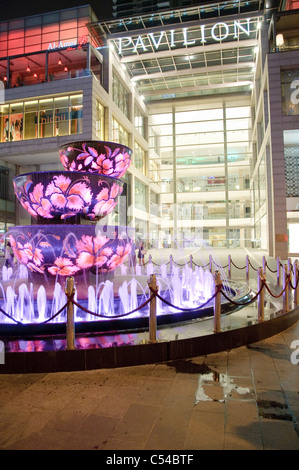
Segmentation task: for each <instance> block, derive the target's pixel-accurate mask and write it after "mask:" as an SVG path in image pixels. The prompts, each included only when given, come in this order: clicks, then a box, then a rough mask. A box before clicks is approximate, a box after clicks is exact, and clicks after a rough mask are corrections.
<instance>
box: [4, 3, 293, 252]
mask: <svg viewBox="0 0 299 470" xmlns="http://www.w3.org/2000/svg"><path fill="white" fill-rule="evenodd" d="M271 2H272V3H271ZM296 8H298V10H296ZM298 25H299V2H298V1H292V0H287V1H284V2H280V3H279V2H276V3H275V0H274V1H273V0H269V2H267V1H266V2H264V1H262V0H249V1H243V0H228V1H225V2H221V1H219V2H218V3H211V2H209V3H205V4H202V5H200V6H192V7H188V8H185V7H184V8H183V7H181V8H178V9H175V10H173V9H172V10H168V11H165V10H164V11H162V10H161V11H158V12H152V13H143V14H140V15H136V16H132V17H128V16H126V17H122V18H113V19H111V20H101V18H97V17H96V16H95V14H94V12H93V11H92V9H91V8H90V7H89V6H82V7H75V8H71V9H64V10H61V11H54V12H49V13H46V14H41V15H35V16H29V17H25V18H17V19H14V20H8V21H3V22H1V23H0V80H1V82H0V85H1V86H2V88H1V87H0V96H1V104H0V229H1V232H2V233H5V232H6V230H7V229H8V228H9V227H10V226H11V225H28V224H30V223H31V222H30V220H28V216H27V215H26V213H25V211H24V209H23V208H22V207H21V206H20V205H19V204H18V203H17V201H16V200H15V196H14V190H13V185H12V178H13V176H14V175H16V174H20V173H27V172H31V171H43V170H60V169H61V170H63V168H62V165H61V162H60V160H59V156H58V149H59V147H60V146H61V145H63V144H65V143H69V142H74V141H78V140H80V141H85V140H106V141H113V142H118V143H122V144H124V145H128V146H129V147H130V148H131V149H132V150H133V157H132V164H131V166H130V168H129V170H128V171H127V173H126V176H125V177H124V178H125V180H126V182H127V190H126V193H124V195H123V196H122V201H121V204H120V205H119V209H118V211H116V212H115V213H114V214H113V215H110V216H109V220H108V221H109V223H121V224H123V223H126V224H127V225H129V226H132V227H135V228H136V238H142V239H143V240H146V241H147V243H148V246H149V247H151V246H153V247H164V246H177V247H200V246H202V244H204V245H205V246H211V247H228V248H234V247H245V248H251V247H258V248H261V249H263V250H265V251H266V252H267V253H268V254H269V255H273V256H280V257H281V258H283V259H285V258H287V257H288V256H296V255H298V254H299V243H297V239H298V236H299V27H298ZM106 222H107V221H104V222H102V223H106Z"/></svg>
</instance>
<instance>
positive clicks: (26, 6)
mask: <svg viewBox="0 0 299 470" xmlns="http://www.w3.org/2000/svg"><path fill="white" fill-rule="evenodd" d="M79 5H91V7H92V8H93V10H94V12H95V14H96V15H97V17H98V18H99V19H108V18H112V6H111V5H112V1H111V0H64V1H61V0H60V1H59V0H51V1H50V2H47V1H46V2H45V1H43V0H30V1H29V2H28V1H26V0H6V2H1V6H0V21H2V20H7V19H12V18H22V17H23V16H30V15H36V14H39V13H47V12H49V11H55V10H63V9H66V8H72V7H76V6H79Z"/></svg>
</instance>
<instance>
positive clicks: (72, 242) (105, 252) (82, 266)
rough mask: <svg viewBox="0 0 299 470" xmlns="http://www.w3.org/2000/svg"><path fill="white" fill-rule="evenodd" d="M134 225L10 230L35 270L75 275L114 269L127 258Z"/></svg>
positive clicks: (18, 253)
mask: <svg viewBox="0 0 299 470" xmlns="http://www.w3.org/2000/svg"><path fill="white" fill-rule="evenodd" d="M130 233H131V229H128V228H127V227H119V226H112V225H111V226H110V225H99V224H97V225H68V224H57V225H56V224H53V225H52V224H50V225H30V226H16V227H12V228H11V229H10V230H9V231H8V237H9V240H10V243H11V246H12V248H13V252H14V255H15V257H16V259H17V260H18V261H19V262H20V264H22V265H25V266H26V267H27V268H28V269H29V270H30V271H31V272H33V273H39V274H44V275H46V276H48V277H49V276H64V277H65V276H75V275H78V274H81V273H82V272H84V271H87V270H92V269H93V270H97V271H98V272H99V273H100V274H105V273H109V272H111V271H114V269H116V268H117V266H119V265H120V264H122V263H123V262H124V261H126V260H127V257H128V256H129V253H130V250H131V239H132V235H133V233H132V234H131V235H130Z"/></svg>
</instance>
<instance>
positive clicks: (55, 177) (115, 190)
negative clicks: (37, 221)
mask: <svg viewBox="0 0 299 470" xmlns="http://www.w3.org/2000/svg"><path fill="white" fill-rule="evenodd" d="M124 184H125V183H124V182H123V181H121V180H119V179H116V178H111V177H109V176H104V175H95V174H93V173H83V172H74V171H60V172H59V171H38V172H32V173H25V174H22V175H18V176H15V177H14V179H13V185H14V190H15V194H16V196H17V198H18V200H19V201H20V203H21V204H22V206H23V207H24V209H25V210H26V211H27V212H28V213H29V214H30V215H31V216H33V217H39V216H40V217H43V218H45V219H55V220H56V219H58V220H64V219H68V218H69V217H73V216H76V215H82V216H84V217H85V218H87V219H89V220H98V219H100V218H102V217H105V216H106V215H108V214H110V212H111V211H112V210H113V209H114V207H115V206H116V204H117V199H118V196H119V195H120V194H121V193H122V191H123V186H124Z"/></svg>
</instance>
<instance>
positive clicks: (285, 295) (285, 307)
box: [283, 264, 289, 313]
mask: <svg viewBox="0 0 299 470" xmlns="http://www.w3.org/2000/svg"><path fill="white" fill-rule="evenodd" d="M288 274H289V273H288V266H287V265H286V264H285V265H284V267H283V289H284V292H283V311H284V313H287V312H288V311H289V288H288V287H287V280H288Z"/></svg>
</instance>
